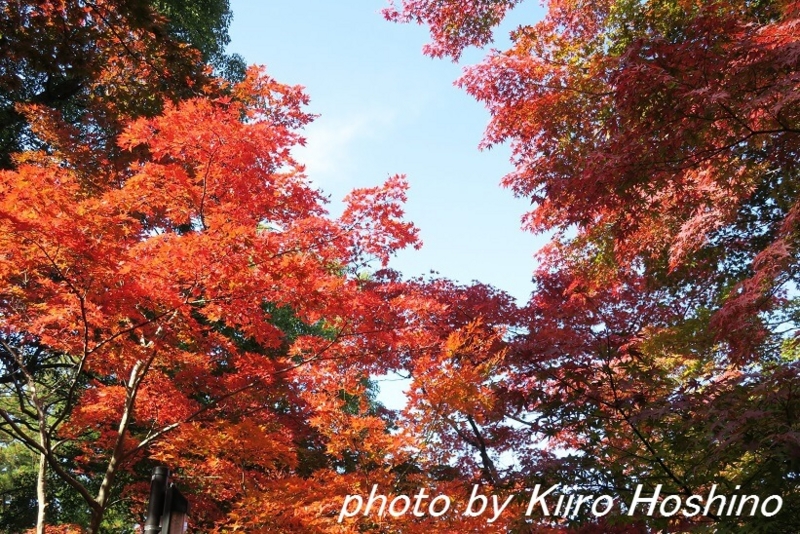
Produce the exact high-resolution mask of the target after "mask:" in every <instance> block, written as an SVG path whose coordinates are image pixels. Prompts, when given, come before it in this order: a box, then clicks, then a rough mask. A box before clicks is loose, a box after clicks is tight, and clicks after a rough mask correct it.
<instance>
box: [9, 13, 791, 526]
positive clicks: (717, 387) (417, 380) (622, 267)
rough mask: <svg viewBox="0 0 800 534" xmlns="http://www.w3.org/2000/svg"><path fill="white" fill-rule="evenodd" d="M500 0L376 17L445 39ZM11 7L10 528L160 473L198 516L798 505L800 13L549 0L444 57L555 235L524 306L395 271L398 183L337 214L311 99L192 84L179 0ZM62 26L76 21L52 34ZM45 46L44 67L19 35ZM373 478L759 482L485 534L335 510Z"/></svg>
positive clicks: (276, 86)
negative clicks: (384, 392) (380, 384)
mask: <svg viewBox="0 0 800 534" xmlns="http://www.w3.org/2000/svg"><path fill="white" fill-rule="evenodd" d="M518 3H521V2H519V1H517V0H494V1H486V0H463V1H454V0H403V1H402V2H399V3H398V4H396V5H391V6H390V7H388V8H387V9H386V10H385V12H384V15H385V16H386V18H388V19H390V20H394V21H398V22H416V23H421V24H425V25H427V26H428V27H429V28H430V30H431V39H432V42H431V43H430V44H429V45H427V47H426V49H425V53H427V54H429V55H431V56H434V57H450V58H453V59H458V58H459V57H460V55H461V53H462V51H463V50H464V48H465V47H468V46H483V45H486V44H488V43H489V42H491V39H492V35H493V29H494V28H496V26H497V25H499V24H500V23H501V21H502V20H503V18H504V17H505V16H506V15H507V13H508V11H509V10H511V9H512V8H515V6H516V4H518ZM29 4H31V5H30V6H27V7H26V6H25V5H24V4H23V3H15V2H9V3H7V5H5V6H4V7H2V8H0V9H2V13H3V15H2V16H3V21H2V24H3V26H2V28H3V29H2V31H3V34H2V37H1V38H2V39H3V40H4V41H8V43H10V44H13V46H8V47H5V46H4V48H3V52H2V54H3V56H2V58H1V59H2V61H0V80H1V81H2V83H3V91H4V92H3V95H4V96H3V98H4V105H5V103H8V105H7V106H6V107H5V108H4V109H5V113H6V115H7V116H8V117H11V118H12V119H13V121H9V122H8V123H7V126H4V129H3V130H2V136H3V137H2V139H0V140H1V141H2V142H3V152H2V153H0V156H2V157H3V158H5V160H0V165H2V167H3V168H4V170H1V171H0V436H1V437H0V450H2V451H3V454H2V455H1V456H0V458H3V459H5V461H6V462H8V465H9V467H8V470H7V471H8V473H10V474H9V476H10V477H12V480H13V481H16V482H14V483H16V484H22V483H23V482H25V481H27V482H26V484H27V485H26V486H24V487H25V488H27V490H30V491H31V492H33V493H31V494H30V495H27V496H26V499H27V500H26V499H18V500H14V499H11V498H9V500H7V501H0V506H4V507H6V508H5V509H6V510H15V512H14V513H20V514H22V513H23V511H25V510H27V512H26V513H29V515H30V514H33V515H32V516H30V520H28V519H25V520H24V521H23V520H20V521H19V522H18V523H15V522H13V521H12V520H11V519H10V518H9V519H6V518H3V521H5V523H3V525H4V526H7V528H9V529H18V530H24V529H25V528H29V527H33V526H34V525H35V526H36V528H37V531H38V532H44V531H45V529H46V531H47V532H71V531H80V530H81V529H83V530H85V531H88V532H92V533H97V532H106V531H108V532H132V531H133V528H134V524H135V523H137V522H138V523H140V524H141V521H142V516H143V513H144V500H145V499H146V496H147V487H148V482H149V473H150V470H151V469H152V467H153V466H155V465H169V466H170V468H171V469H172V470H173V471H174V472H175V477H176V480H177V481H178V482H179V484H180V485H181V488H182V491H183V492H184V493H185V494H186V495H187V496H188V497H189V500H190V502H191V505H192V510H193V513H192V516H191V528H193V529H195V530H194V531H197V532H409V533H413V532H573V531H574V532H587V533H588V532H597V533H603V532H647V531H655V530H662V531H676V532H682V531H698V532H700V531H720V532H727V531H730V532H739V531H744V530H743V529H749V530H747V531H753V532H791V531H792V528H793V526H796V525H797V524H798V523H800V494H798V486H797V480H798V476H800V422H799V421H798V414H800V397H799V396H798V392H799V391H800V360H799V359H798V354H800V348H799V347H798V345H797V339H796V330H797V322H798V320H800V316H798V311H799V310H800V307H799V306H798V304H799V303H798V300H797V282H798V265H799V264H798V260H797V258H798V249H797V247H798V245H799V244H800V243H798V235H799V234H798V225H799V224H800V203H798V201H799V200H800V198H798V194H799V193H800V184H799V183H798V181H797V180H798V172H799V169H798V155H799V151H800V42H798V37H799V36H800V22H799V21H800V4H798V3H797V2H793V1H776V2H770V1H765V2H755V3H751V2H740V3H737V2H724V1H719V2H699V1H697V2H695V1H691V0H686V1H683V0H678V1H669V0H663V1H662V0H654V1H649V2H634V1H627V0H624V1H612V0H607V1H601V2H576V1H562V0H558V1H553V2H550V3H549V4H548V6H547V9H548V10H547V15H546V16H545V18H544V19H543V20H541V21H540V22H538V23H535V24H532V25H529V26H526V25H523V26H520V27H518V28H517V29H516V30H515V31H514V32H513V34H512V45H511V47H510V48H509V49H508V50H494V51H492V52H490V53H489V55H488V56H487V57H486V59H485V60H484V61H483V62H482V63H480V64H478V65H475V66H472V67H468V68H467V69H466V70H465V72H464V75H463V77H462V78H461V79H460V80H459V81H458V83H459V84H460V85H461V86H462V87H463V88H464V89H465V90H466V91H467V92H468V93H470V94H471V95H473V96H474V97H475V98H476V99H477V100H479V101H481V102H483V103H484V104H485V105H486V107H487V108H488V110H489V112H490V114H491V121H490V124H489V126H488V129H487V131H486V134H485V138H484V146H492V145H494V144H498V143H505V142H508V143H510V144H511V147H512V150H513V162H514V164H515V170H514V171H513V172H512V173H511V174H509V175H508V176H506V177H505V178H503V185H505V186H506V187H508V188H510V189H511V190H512V191H513V193H514V194H516V195H518V196H522V197H525V198H529V199H530V200H531V203H532V209H531V211H530V212H529V213H527V214H525V215H524V217H523V221H524V226H525V227H526V229H527V230H530V231H533V232H551V233H552V235H553V238H552V240H551V242H550V243H549V245H548V246H546V247H545V248H544V249H543V250H542V251H540V252H539V253H538V258H539V265H540V266H539V267H538V269H537V271H536V273H535V274H534V281H535V290H534V291H533V293H532V295H531V298H530V300H529V301H528V302H527V303H524V304H518V303H516V302H515V301H514V300H513V299H512V298H511V297H509V296H508V295H506V294H504V293H503V292H501V291H499V290H497V289H494V288H492V287H489V286H486V285H483V284H480V283H474V284H472V285H469V286H462V285H459V284H457V283H454V282H451V281H448V280H445V279H439V278H424V279H406V278H403V277H402V276H401V274H400V273H397V272H394V271H392V270H390V269H388V263H389V260H390V258H391V256H392V255H393V254H394V253H395V252H396V251H398V250H400V249H402V248H405V247H417V246H419V245H420V242H419V240H418V235H417V229H416V228H415V227H414V226H413V225H412V224H411V223H410V222H407V221H405V220H404V219H403V209H402V204H403V202H404V200H405V190H406V188H407V184H406V181H405V179H404V177H402V176H394V177H392V178H389V179H388V180H387V181H386V182H385V183H383V184H381V185H378V186H375V187H372V188H365V189H358V190H355V191H353V192H352V193H351V194H350V195H349V196H348V197H347V199H346V208H345V210H344V212H343V213H342V215H341V216H339V217H334V216H331V215H330V214H329V213H328V212H327V211H326V208H325V203H326V200H325V197H324V196H323V195H322V193H321V192H320V191H318V190H317V189H315V188H314V187H313V186H312V185H311V184H310V182H309V180H308V178H307V177H306V175H305V173H304V167H303V165H302V162H298V161H295V159H294V157H293V155H292V149H293V148H294V147H296V146H298V145H302V144H303V143H304V140H303V137H302V129H303V127H304V126H306V125H307V124H308V123H309V122H310V121H311V120H312V119H313V115H311V114H310V113H309V111H307V109H306V105H307V103H308V99H307V96H306V95H305V94H304V92H303V90H302V88H300V87H294V86H288V85H284V84H281V83H279V82H278V81H276V80H274V79H272V78H271V77H269V75H268V74H267V73H266V72H265V71H264V70H263V69H259V68H255V67H253V68H250V69H249V70H248V71H247V73H246V75H245V76H244V77H243V78H242V79H235V78H236V77H234V76H229V78H230V79H227V80H226V79H223V78H221V77H217V76H215V75H214V74H213V73H212V72H211V70H210V69H208V68H204V60H207V58H204V56H203V54H202V53H201V51H198V50H197V49H196V48H194V47H192V46H191V44H190V43H186V42H182V41H181V40H180V39H178V38H177V37H175V40H174V42H173V40H171V38H169V39H168V38H167V37H166V36H168V35H170V34H169V32H170V31H171V30H170V28H171V27H170V26H169V19H168V18H167V16H168V15H169V13H171V11H170V10H169V9H166V8H165V7H164V6H165V5H168V4H170V3H169V2H166V3H162V4H159V3H154V4H153V6H149V5H147V4H146V3H144V2H141V4H142V5H141V6H138V8H137V9H138V10H131V9H130V6H129V5H127V4H126V3H122V2H121V3H116V2H113V1H103V2H97V3H95V4H84V3H83V2H33V3H29ZM521 4H522V5H520V6H516V9H524V8H525V6H526V4H525V3H521ZM131 5H133V4H131ZM137 5H138V4H137ZM159 6H160V8H162V12H161V14H159V11H158V10H157V9H156V8H158V7H159ZM164 13H166V15H165V14H164ZM173 13H174V12H173ZM64 22H68V23H69V24H73V23H74V24H75V27H76V28H82V29H81V30H76V32H77V33H76V37H75V39H79V42H80V43H82V44H81V46H75V47H74V48H70V47H67V48H63V49H62V48H59V47H61V46H63V42H65V41H64V40H63V39H61V40H59V39H57V37H58V36H59V35H60V34H59V33H58V32H60V31H62V29H63V28H64V27H66V26H64V24H63V23H64ZM14 28H17V29H14ZM12 29H13V30H12ZM172 35H173V37H174V36H175V34H174V33H173V34H172ZM42 36H45V37H47V39H44V40H42V39H43V38H42ZM162 37H163V38H162ZM76 42H78V41H76ZM46 46H51V47H55V48H54V50H58V51H59V54H61V55H58V57H59V58H62V60H63V61H62V62H61V63H56V64H45V63H41V62H39V63H37V62H35V61H31V60H30V58H33V57H39V56H36V54H39V55H40V56H42V55H43V54H44V52H42V50H41V48H42V47H46ZM79 67H80V68H79ZM15 69H16V70H15ZM36 69H39V70H36ZM23 71H24V72H26V73H27V74H26V76H22V77H20V76H18V75H17V74H18V73H19V72H23ZM34 72H36V73H37V74H36V76H34V75H33V73H34ZM123 78H125V80H124V81H123ZM19 80H28V81H30V80H39V81H38V82H36V83H38V84H39V85H37V86H35V87H32V86H30V84H31V83H33V82H30V83H29V85H25V84H21V82H20V81H19ZM34 85H35V84H34ZM156 88H160V89H156ZM32 95H33V96H32ZM36 95H38V98H37V97H36ZM59 95H61V96H59ZM464 149H465V150H469V149H470V147H464ZM500 237H502V236H500ZM532 252H533V251H532ZM387 373H398V374H400V375H401V376H407V377H409V378H410V386H409V390H408V404H407V407H406V409H405V410H402V411H399V412H397V411H392V410H388V409H386V408H385V407H383V406H382V405H381V404H380V403H379V402H378V401H377V400H376V388H375V383H374V378H375V377H376V376H381V375H385V374H387ZM18 450H24V451H30V453H29V454H28V456H27V457H30V458H35V460H34V461H31V460H20V459H19V458H22V456H12V453H14V454H16V453H15V452H14V451H18ZM31 454H32V456H31ZM27 457H26V458H27ZM11 458H17V459H16V460H14V462H12V461H11ZM26 461H27V462H28V464H30V465H32V466H33V467H30V468H26V467H25V465H26V464H25V462H26ZM26 469H27V470H26ZM26 473H27V474H26ZM29 475H30V476H29ZM26 476H28V478H25V477H26ZM14 477H16V478H14ZM34 479H35V480H34ZM0 482H2V480H0ZM375 484H378V485H379V486H380V487H381V488H382V490H383V491H384V492H385V493H390V494H395V495H398V494H405V495H413V494H415V493H416V492H417V490H418V489H419V488H421V487H424V488H426V489H427V490H428V493H429V494H446V495H450V496H452V498H453V500H458V499H462V500H465V499H467V498H468V496H469V494H470V491H471V490H472V489H473V487H474V486H475V485H476V484H477V485H479V486H480V487H481V488H482V491H483V493H485V494H494V495H497V496H502V498H503V499H505V498H507V497H511V496H518V495H523V494H524V493H525V492H526V491H528V492H529V491H530V488H532V487H534V486H535V485H537V484H542V485H548V486H550V485H554V484H560V485H561V487H562V488H563V489H562V491H563V492H566V493H574V494H601V493H602V494H605V493H607V494H611V495H614V496H617V497H618V498H619V499H620V500H626V499H627V500H629V499H630V496H631V494H632V493H633V491H634V488H635V487H637V485H642V486H643V487H646V488H648V490H650V491H652V490H653V489H654V488H655V487H656V486H657V485H661V488H662V491H663V492H664V493H665V494H674V495H679V496H684V497H688V496H690V495H695V494H703V493H707V492H708V491H710V489H711V488H712V487H716V488H719V492H728V493H734V492H737V493H741V494H755V495H761V496H767V495H780V496H781V497H782V499H783V507H782V510H781V512H780V513H779V514H776V515H775V516H773V517H754V518H751V517H735V516H734V517H730V516H726V515H725V514H709V515H701V516H687V515H685V514H677V515H673V516H669V517H664V516H659V515H658V514H655V515H644V514H641V515H635V516H629V515H627V514H625V513H624V511H619V510H618V511H617V512H615V513H612V514H610V515H608V516H604V517H596V516H593V515H591V514H587V513H578V514H575V515H573V516H571V517H545V516H542V515H541V514H533V515H530V514H526V513H525V505H526V502H525V501H524V500H523V499H518V498H516V497H514V498H511V499H510V501H509V503H510V504H509V506H508V508H507V509H506V510H505V512H504V513H503V514H502V516H501V517H500V518H499V519H498V520H497V521H496V522H494V523H493V524H487V521H486V518H485V517H479V516H478V517H466V516H464V515H458V514H449V515H446V516H443V517H439V518H437V517H432V516H430V515H421V516H416V515H413V514H407V515H403V516H400V517H390V516H386V517H383V518H381V517H376V516H367V515H358V516H356V517H352V518H350V517H348V518H347V519H346V520H345V521H341V520H338V521H337V517H339V513H340V509H341V508H342V502H343V499H344V498H345V496H346V495H350V494H359V495H364V496H365V495H367V494H369V491H370V488H371V487H373V485H375ZM34 493H35V497H34ZM34 498H35V503H34V505H33V506H31V505H30V504H28V505H26V504H25V503H30V502H31V501H32V500H33V499H34ZM26 506H27V508H26ZM16 510H22V511H20V512H16ZM0 512H3V513H5V512H4V509H3V508H0ZM20 517H23V516H22V515H20ZM25 517H28V516H25ZM339 519H341V518H340V517H339Z"/></svg>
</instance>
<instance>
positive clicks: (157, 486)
mask: <svg viewBox="0 0 800 534" xmlns="http://www.w3.org/2000/svg"><path fill="white" fill-rule="evenodd" d="M188 511H189V501H187V500H186V497H184V496H183V495H181V492H180V491H178V488H177V487H175V484H173V483H172V482H170V480H169V469H168V468H166V467H156V468H155V469H153V478H152V479H150V500H149V502H148V503H147V519H146V520H145V522H144V533H145V534H183V533H184V532H185V531H186V513H187V512H188Z"/></svg>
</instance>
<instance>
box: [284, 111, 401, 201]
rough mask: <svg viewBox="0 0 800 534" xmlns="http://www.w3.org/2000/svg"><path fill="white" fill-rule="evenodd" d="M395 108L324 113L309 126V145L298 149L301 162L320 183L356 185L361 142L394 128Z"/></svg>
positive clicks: (296, 152) (327, 184) (297, 154)
mask: <svg viewBox="0 0 800 534" xmlns="http://www.w3.org/2000/svg"><path fill="white" fill-rule="evenodd" d="M394 120H395V113H394V112H392V111H388V110H387V111H372V112H362V113H360V114H356V115H349V116H332V115H323V116H320V117H318V118H317V119H316V120H315V121H314V122H313V123H312V124H311V125H309V126H308V127H307V128H306V130H305V132H304V136H305V138H306V146H304V147H298V148H296V149H295V150H294V156H295V157H296V158H297V161H299V162H300V163H302V164H304V165H305V166H306V174H307V175H308V177H309V178H310V179H311V180H312V181H313V182H314V183H315V184H316V185H318V186H321V187H323V188H324V189H328V188H329V187H331V186H334V187H335V186H337V185H339V186H342V185H348V184H352V182H353V176H352V174H353V172H354V170H355V169H356V167H357V162H358V160H359V159H363V154H362V155H361V156H359V146H358V145H359V144H360V143H362V142H364V141H366V140H368V139H370V138H374V137H376V136H379V135H381V131H383V130H386V129H387V128H389V127H391V125H392V123H393V122H394Z"/></svg>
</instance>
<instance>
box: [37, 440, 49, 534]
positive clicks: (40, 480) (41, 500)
mask: <svg viewBox="0 0 800 534" xmlns="http://www.w3.org/2000/svg"><path fill="white" fill-rule="evenodd" d="M42 446H44V444H42ZM46 477H47V457H46V456H45V455H44V454H39V474H38V476H37V477H36V499H37V503H38V506H37V513H36V534H44V521H45V517H46V513H47V510H46V509H47V480H46Z"/></svg>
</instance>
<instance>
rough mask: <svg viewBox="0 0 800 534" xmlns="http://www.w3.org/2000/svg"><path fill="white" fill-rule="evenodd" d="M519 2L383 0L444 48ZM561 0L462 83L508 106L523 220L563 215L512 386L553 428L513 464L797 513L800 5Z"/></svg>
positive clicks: (434, 47) (433, 50)
mask: <svg viewBox="0 0 800 534" xmlns="http://www.w3.org/2000/svg"><path fill="white" fill-rule="evenodd" d="M519 3H520V2H518V1H514V0H510V1H506V0H497V1H489V2H485V1H466V2H451V1H447V0H445V1H441V0H404V1H402V2H399V5H392V6H390V7H389V8H387V10H386V11H385V15H386V17H387V18H389V19H391V20H395V21H401V22H417V23H422V24H427V25H429V26H430V28H431V37H432V40H433V42H432V43H431V44H430V45H427V46H426V48H425V52H426V53H427V54H429V55H432V56H437V57H443V56H450V57H452V58H454V59H458V58H459V57H460V54H461V52H462V51H463V49H464V48H465V47H466V46H470V45H485V44H488V43H489V42H490V41H491V37H492V29H493V28H494V27H496V26H497V24H499V22H500V21H501V20H502V19H503V17H504V16H505V14H506V13H507V11H508V10H509V9H511V8H514V7H515V6H516V4H519ZM547 7H548V11H547V15H546V16H545V18H544V19H543V20H542V21H541V22H538V23H536V24H531V25H528V26H525V25H523V26H520V27H518V28H517V29H516V30H514V31H513V32H512V34H511V40H512V44H511V46H510V48H509V49H507V50H502V51H501V50H495V51H492V52H491V53H490V54H489V55H488V57H487V58H486V59H485V60H484V61H483V62H482V63H480V64H478V65H475V66H472V67H468V68H467V69H466V70H465V73H464V75H463V77H462V78H461V79H460V80H459V81H458V84H459V85H461V86H462V87H464V88H465V89H466V90H467V91H468V92H469V93H470V94H472V95H473V96H474V97H475V98H477V99H478V100H479V101H481V102H484V103H485V104H486V106H487V108H488V109H489V112H490V113H491V121H490V124H489V126H488V128H487V131H486V135H485V139H484V142H483V146H485V147H486V146H491V145H493V144H496V143H502V142H506V141H508V142H510V144H511V148H512V153H513V155H512V159H513V162H514V164H515V170H514V171H513V172H512V173H511V174H509V175H508V176H506V177H505V178H504V180H503V184H504V185H505V186H507V187H509V188H511V189H512V190H513V192H514V193H515V194H516V195H519V196H524V197H528V198H530V199H531V201H532V204H533V206H534V207H533V209H532V211H531V212H530V213H528V214H527V215H526V216H525V218H524V225H525V226H526V227H527V228H528V229H530V230H532V231H536V232H541V231H553V232H555V237H554V238H553V243H552V244H551V245H550V246H549V247H548V248H547V249H546V250H544V251H543V252H541V253H540V259H541V261H542V264H541V267H540V268H539V270H538V271H537V274H536V282H537V285H536V290H535V292H534V294H533V297H532V299H531V301H530V303H529V304H528V306H527V307H526V309H525V310H524V311H523V314H524V315H525V316H526V317H527V319H526V321H527V328H525V329H523V331H522V332H521V333H520V335H518V336H517V337H516V338H515V341H514V342H513V343H512V344H511V346H510V347H509V350H508V356H507V357H506V358H505V359H504V365H506V366H507V367H506V368H505V369H506V370H505V372H504V373H503V375H502V376H503V377H504V380H503V382H504V383H503V384H502V385H498V386H497V387H496V388H495V389H496V396H497V398H496V400H495V401H494V402H495V403H501V405H502V403H503V402H504V403H506V407H505V410H506V412H507V415H509V416H510V417H513V418H514V419H515V420H517V421H518V422H519V423H520V425H522V429H520V430H519V431H520V432H523V433H525V434H526V435H527V436H528V437H529V439H530V437H531V436H532V437H534V439H537V440H541V442H542V443H547V444H548V446H547V447H546V448H545V450H544V451H535V452H530V451H526V450H525V448H520V449H519V451H518V452H519V455H520V458H521V460H520V469H519V470H518V472H517V473H516V474H515V476H516V477H517V479H520V478H521V479H523V480H527V481H528V484H531V483H532V482H533V481H534V480H538V479H539V478H542V477H545V478H547V477H551V478H553V479H555V480H560V481H562V482H564V483H566V484H568V485H576V486H579V487H580V486H582V487H584V488H592V489H594V490H595V492H596V491H598V490H600V489H607V490H610V491H614V492H615V493H616V494H623V495H624V494H625V492H628V491H631V488H632V487H633V485H635V484H636V483H637V482H644V483H646V484H647V485H648V486H649V487H651V488H652V487H654V486H655V484H657V483H664V485H665V486H666V487H669V488H670V491H671V492H673V493H677V494H689V493H691V492H697V491H703V490H707V488H708V487H710V485H711V484H714V483H717V484H719V485H720V487H725V488H733V487H734V486H741V487H744V488H750V489H751V490H752V491H753V492H757V493H759V494H762V495H769V494H780V495H782V496H783V499H784V501H785V508H784V510H783V512H782V513H781V514H780V516H779V517H775V518H771V519H766V518H759V519H758V520H755V519H754V520H751V521H749V522H748V525H747V526H748V528H752V529H755V530H758V529H761V530H763V531H770V532H774V531H781V530H782V529H783V530H786V529H788V530H791V528H792V525H795V524H796V523H797V517H798V494H797V489H796V477H797V473H798V471H797V469H798V463H797V459H798V451H800V443H799V442H798V441H797V428H798V421H797V418H796V415H795V414H796V413H797V407H798V401H797V398H796V388H797V383H798V378H799V377H798V371H800V368H799V367H798V360H797V356H796V355H797V350H796V337H795V332H796V329H797V314H796V309H797V300H796V287H797V272H798V271H797V265H798V263H797V259H796V258H797V242H796V239H797V231H796V224H797V222H796V221H797V215H796V214H797V211H798V209H799V208H798V197H797V176H798V174H797V156H798V149H799V148H800V122H798V121H799V120H800V114H799V112H800V98H799V97H798V95H800V92H798V72H799V71H800V68H799V67H800V65H799V62H800V43H799V42H798V35H800V34H798V32H797V25H798V20H799V17H800V4H798V3H797V2H794V1H776V2H753V3H751V2H731V1H715V2H695V1H691V0H686V1H683V0H677V1H648V2H628V1H615V0H608V1H602V2H574V1H566V0H565V1H560V0H558V1H553V2H548V6H547ZM522 8H523V7H518V9H522ZM501 368H503V367H502V366H501ZM559 450H561V451H566V453H565V454H562V455H559V454H556V453H557V452H558V451H559ZM569 451H573V454H567V453H568V452H569ZM704 520H705V521H711V522H716V523H718V524H717V526H716V528H719V529H733V530H735V529H737V528H742V527H743V524H742V523H741V522H740V521H744V520H736V519H731V518H723V517H716V516H715V517H709V518H705V519H704ZM578 521H579V522H580V521H589V522H590V523H591V520H590V519H588V518H578ZM650 521H652V522H653V523H652V524H653V525H658V528H667V527H669V528H683V529H689V528H693V525H694V526H697V521H691V520H690V521H688V523H689V524H684V525H679V524H671V523H670V522H669V520H666V519H661V520H659V519H652V520H650ZM603 528H605V527H602V526H601V527H598V530H599V531H603Z"/></svg>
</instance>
